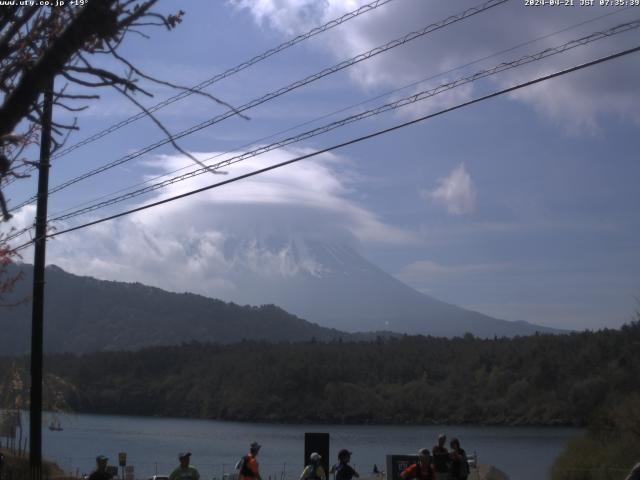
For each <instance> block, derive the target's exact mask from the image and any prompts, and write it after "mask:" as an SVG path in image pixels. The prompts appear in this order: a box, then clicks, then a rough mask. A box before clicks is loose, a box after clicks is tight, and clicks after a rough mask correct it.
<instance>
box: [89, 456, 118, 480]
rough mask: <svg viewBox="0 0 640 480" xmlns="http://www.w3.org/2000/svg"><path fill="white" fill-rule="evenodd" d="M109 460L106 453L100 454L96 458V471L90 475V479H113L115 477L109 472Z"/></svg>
mask: <svg viewBox="0 0 640 480" xmlns="http://www.w3.org/2000/svg"><path fill="white" fill-rule="evenodd" d="M107 460H109V459H108V458H107V457H105V456H104V455H98V457H97V458H96V466H97V468H96V469H95V471H94V472H93V473H92V474H91V475H89V480H111V479H112V478H113V477H112V476H111V475H110V474H109V473H107Z"/></svg>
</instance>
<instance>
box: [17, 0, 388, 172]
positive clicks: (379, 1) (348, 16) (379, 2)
mask: <svg viewBox="0 0 640 480" xmlns="http://www.w3.org/2000/svg"><path fill="white" fill-rule="evenodd" d="M392 1H393V0H376V1H375V2H371V3H368V4H366V5H362V6H361V7H359V8H357V9H356V10H352V11H351V12H348V13H345V14H344V15H342V16H341V17H338V18H334V19H333V20H330V21H328V22H327V23H325V24H323V25H320V26H319V27H315V28H312V29H311V30H309V31H308V32H306V33H303V34H300V35H298V36H296V37H294V38H292V39H290V40H288V41H286V42H284V43H281V44H280V45H278V46H277V47H273V48H270V49H269V50H266V51H264V52H262V53H260V54H258V55H256V56H255V57H253V58H251V59H249V60H246V61H244V62H242V63H240V64H238V65H236V66H234V67H231V68H229V69H227V70H225V71H224V72H222V73H218V74H216V75H214V76H213V77H211V78H208V79H207V80H204V81H202V82H200V83H199V84H198V85H195V86H194V87H191V88H190V89H188V90H184V91H182V92H180V93H178V94H176V95H174V96H172V97H169V98H167V99H165V100H163V101H162V102H159V103H156V104H155V105H153V106H151V107H149V108H147V111H148V113H153V112H156V111H158V110H160V109H162V108H164V107H166V106H168V105H171V104H172V103H175V102H177V101H179V100H182V99H184V98H187V97H189V96H191V95H193V94H194V93H197V92H199V91H201V90H203V89H204V88H206V87H208V86H210V85H213V84H214V83H216V82H219V81H220V80H223V79H225V78H228V77H231V76H232V75H235V74H236V73H239V72H241V71H243V70H245V69H247V68H249V67H251V66H252V65H255V64H256V63H259V62H261V61H263V60H266V59H267V58H269V57H271V56H273V55H275V54H277V53H280V52H282V51H284V50H286V49H288V48H290V47H293V46H294V45H297V44H298V43H300V42H302V41H304V40H307V39H309V38H311V37H314V36H316V35H319V34H320V33H323V32H326V31H327V30H330V29H332V28H334V27H337V26H339V25H342V24H343V23H346V22H348V21H349V20H352V19H354V18H356V17H359V16H360V15H362V14H364V13H367V12H370V11H372V10H375V9H376V8H378V7H381V6H383V5H385V4H387V3H390V2H392ZM148 113H147V112H139V113H137V114H135V115H132V116H130V117H128V118H126V119H124V120H122V121H120V122H118V123H115V124H113V125H111V126H109V127H107V128H105V129H104V130H101V131H99V132H97V133H95V134H93V135H91V136H90V137H87V138H85V139H83V140H81V141H79V142H78V143H75V144H73V145H70V146H68V147H66V148H64V149H62V150H60V151H59V152H57V153H55V154H54V155H53V156H52V157H51V158H52V160H55V159H57V158H60V157H63V156H65V155H67V154H69V153H71V152H72V151H74V150H76V149H78V148H80V147H83V146H85V145H88V144H89V143H92V142H95V141H96V140H99V139H100V138H102V137H105V136H107V135H109V134H111V133H113V132H115V131H117V130H120V129H121V128H122V127H125V126H127V125H129V124H131V123H134V122H136V121H138V120H140V119H141V118H144V117H146V116H147V115H148ZM33 170H35V167H29V168H28V169H27V170H25V172H31V171H33Z"/></svg>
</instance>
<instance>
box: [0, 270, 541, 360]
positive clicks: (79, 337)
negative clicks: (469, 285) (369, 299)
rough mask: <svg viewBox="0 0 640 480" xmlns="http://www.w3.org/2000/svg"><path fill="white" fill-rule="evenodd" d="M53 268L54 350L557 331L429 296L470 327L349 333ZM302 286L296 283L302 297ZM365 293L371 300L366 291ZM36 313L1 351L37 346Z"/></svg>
mask: <svg viewBox="0 0 640 480" xmlns="http://www.w3.org/2000/svg"><path fill="white" fill-rule="evenodd" d="M362 261H363V262H365V263H363V264H362V266H363V268H362V269H361V270H362V272H364V273H363V274H364V275H365V276H366V275H370V274H371V272H372V271H378V272H382V271H381V270H379V269H377V267H375V266H373V265H371V264H368V263H367V262H366V261H365V260H364V259H362ZM364 267H367V268H364ZM374 269H375V270H374ZM19 271H22V272H23V277H24V278H23V279H22V280H21V281H20V282H19V283H18V284H17V285H16V288H15V290H14V292H13V294H12V297H11V298H10V299H12V300H18V299H22V298H28V296H29V295H30V288H31V283H30V281H31V278H32V271H33V268H32V266H31V265H28V264H20V265H12V266H11V268H10V271H9V273H10V274H16V273H18V272H19ZM46 272H47V275H46V278H47V290H46V293H45V319H46V320H45V342H46V343H45V351H47V352H77V353H86V352H92V351H112V350H136V349H140V348H143V347H148V346H159V345H175V344H181V343H185V342H191V341H194V340H195V341H201V342H210V343H221V344H228V343H236V342H240V341H242V340H257V341H267V342H298V341H308V340H312V339H315V340H317V341H332V340H347V341H368V340H373V339H375V338H376V337H377V336H381V337H389V336H399V335H403V334H423V335H434V336H448V337H451V336H462V335H464V334H465V333H467V332H468V333H471V334H473V335H476V336H481V337H493V336H496V335H497V336H515V335H518V334H525V333H535V331H539V332H541V333H542V332H548V331H549V330H550V329H546V328H543V327H537V326H534V325H531V324H527V323H526V322H507V321H505V320H498V319H492V318H491V317H487V316H484V315H482V314H480V313H477V312H470V311H466V310H464V309H461V308H459V307H455V306H450V305H449V304H446V303H445V302H440V301H438V300H435V299H430V298H429V297H425V298H428V299H429V302H427V303H425V304H424V305H425V306H426V307H425V308H432V307H433V306H434V305H435V306H436V307H439V308H441V310H442V311H444V314H449V310H448V309H449V308H452V309H453V311H454V313H455V314H456V315H458V316H459V317H458V318H463V319H464V318H467V317H468V316H470V317H471V318H470V319H468V320H467V322H466V324H464V325H462V327H460V326H458V330H457V331H452V330H451V329H449V330H447V331H438V330H433V331H425V330H422V331H420V330H418V329H416V330H414V331H412V330H411V329H406V330H398V329H395V330H394V328H393V327H394V326H396V325H397V324H396V325H389V323H383V322H379V321H378V323H377V324H376V323H375V322H372V326H373V327H374V328H371V330H368V331H367V330H365V329H362V330H360V331H352V332H345V331H344V330H342V329H337V328H335V327H331V326H326V325H321V324H319V322H317V321H309V319H305V318H302V316H301V315H299V314H298V315H297V314H295V313H290V312H289V311H288V309H284V308H282V307H281V306H276V304H275V303H273V302H263V303H260V306H251V305H249V304H244V305H243V304H240V303H234V302H226V301H223V300H220V299H215V298H211V297H208V296H205V295H200V294H197V293H190V292H182V293H177V292H170V291H166V290H164V289H161V288H158V287H153V286H148V285H144V284H142V283H140V282H131V283H129V282H122V281H113V280H99V279H96V278H94V277H91V276H81V275H76V274H72V273H69V272H66V271H65V270H63V269H62V268H60V267H57V266H55V265H50V266H47V270H46ZM362 272H361V273H362ZM382 274H384V272H382ZM353 276H355V278H356V282H358V280H359V279H360V277H359V274H358V273H355V274H354V273H353V272H350V273H349V274H348V275H346V276H345V277H344V278H347V277H353ZM387 277H388V278H387ZM387 277H383V278H384V279H385V282H386V283H383V285H382V286H383V290H387V291H388V290H391V287H390V286H389V285H395V288H398V289H400V290H401V291H403V292H404V291H405V289H406V291H408V292H410V293H409V294H410V295H413V296H415V297H416V298H418V299H421V298H422V294H421V293H419V292H417V291H415V290H412V289H409V287H406V286H404V284H402V283H401V282H399V281H398V280H396V279H394V278H393V277H391V276H390V275H388V276H387ZM313 279H316V280H317V281H320V280H321V278H320V277H315V276H314V277H313ZM297 280H300V279H299V278H298V279H297ZM329 280H330V283H331V284H332V285H333V282H334V280H335V278H334V277H330V278H329ZM312 282H313V280H312ZM298 283H299V285H298V288H302V289H305V288H309V287H311V288H312V287H313V286H314V285H309V284H308V282H307V283H305V282H304V281H299V282H298ZM360 286H361V287H362V285H360ZM316 287H317V286H316ZM333 287H336V288H337V289H338V290H341V289H342V290H344V291H345V292H344V294H345V295H347V296H348V295H349V294H348V293H347V292H346V288H347V285H345V284H343V283H340V282H338V283H337V284H336V285H333ZM365 287H366V285H365ZM319 290H320V288H319V287H317V288H316V290H315V291H316V292H318V296H317V298H314V299H313V301H315V302H318V301H322V300H323V298H326V295H325V296H324V297H323V295H321V293H322V292H319ZM312 291H313V288H312ZM295 293H296V291H295V290H294V291H293V294H294V296H295ZM357 294H358V295H360V296H361V297H363V298H364V295H365V294H366V292H364V291H363V290H362V289H361V290H359V291H358V292H357ZM378 294H379V293H378V292H375V291H374V292H373V293H372V295H374V296H376V295H378ZM336 295H340V294H336ZM363 298H361V299H360V300H362V299H363ZM305 299H306V300H307V301H311V300H310V299H309V297H304V296H301V300H302V301H303V302H304V300H305ZM364 300H365V301H366V298H364ZM331 307H333V306H327V309H328V310H330V308H331ZM432 310H433V308H432ZM430 313H431V315H432V316H433V315H438V312H437V309H436V312H435V314H434V312H433V311H432V312H430ZM383 314H384V312H383ZM402 315H406V312H405V313H403V312H398V313H397V314H396V316H395V317H393V318H391V317H388V318H390V319H391V320H394V319H402V318H401V317H402ZM30 319H31V307H30V303H29V304H23V305H19V306H17V307H14V308H12V309H8V310H5V311H3V315H2V316H1V317H0V328H1V329H2V331H3V332H4V333H5V334H4V335H2V336H1V337H0V354H23V353H26V352H28V351H29V345H30V343H29V338H30V325H31V321H30ZM410 320H412V319H410ZM413 320H415V318H414V319H413ZM486 322H493V323H494V324H496V325H498V326H499V327H501V328H500V329H496V330H491V328H492V327H491V325H489V326H488V327H485V330H490V331H489V333H487V334H486V335H482V334H480V335H479V334H478V331H479V328H477V327H474V323H475V324H480V325H481V326H482V325H483V324H484V323H486ZM444 323H446V322H444ZM427 326H428V325H427ZM505 326H506V327H511V330H508V329H505V328H504V327H505ZM386 327H389V328H386ZM465 327H470V328H465Z"/></svg>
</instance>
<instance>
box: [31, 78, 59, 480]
mask: <svg viewBox="0 0 640 480" xmlns="http://www.w3.org/2000/svg"><path fill="white" fill-rule="evenodd" d="M53 84H54V76H52V77H51V80H50V82H49V84H48V85H47V86H46V89H45V91H44V108H43V114H42V133H41V135H40V163H39V165H38V204H37V208H36V238H35V241H34V246H35V248H34V251H35V253H34V259H33V311H32V315H31V402H30V406H29V432H30V435H29V465H30V467H31V480H41V479H42V350H43V325H44V322H43V317H44V283H45V282H44V261H45V246H46V235H47V200H48V198H47V197H48V194H49V167H50V164H49V158H50V154H51V121H52V114H53Z"/></svg>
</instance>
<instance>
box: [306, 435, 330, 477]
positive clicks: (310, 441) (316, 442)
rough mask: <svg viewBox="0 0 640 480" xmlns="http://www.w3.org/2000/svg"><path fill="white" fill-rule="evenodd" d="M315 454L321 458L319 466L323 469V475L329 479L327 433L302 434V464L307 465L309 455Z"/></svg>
mask: <svg viewBox="0 0 640 480" xmlns="http://www.w3.org/2000/svg"><path fill="white" fill-rule="evenodd" d="M313 452H317V453H319V454H320V456H321V457H322V461H321V462H320V464H321V465H322V468H324V473H325V475H327V478H329V434H328V433H305V434H304V463H303V465H309V455H311V454H312V453H313Z"/></svg>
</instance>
